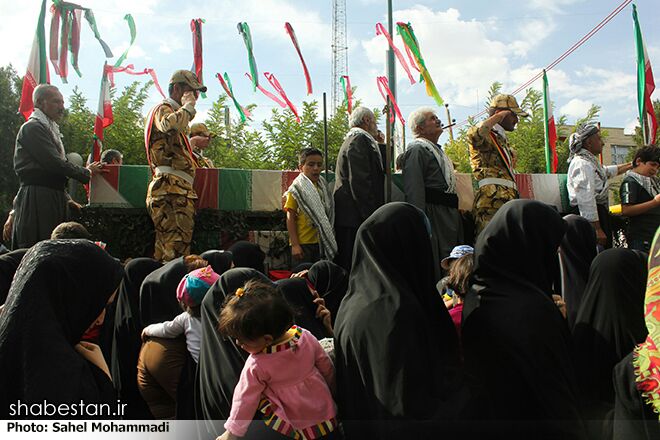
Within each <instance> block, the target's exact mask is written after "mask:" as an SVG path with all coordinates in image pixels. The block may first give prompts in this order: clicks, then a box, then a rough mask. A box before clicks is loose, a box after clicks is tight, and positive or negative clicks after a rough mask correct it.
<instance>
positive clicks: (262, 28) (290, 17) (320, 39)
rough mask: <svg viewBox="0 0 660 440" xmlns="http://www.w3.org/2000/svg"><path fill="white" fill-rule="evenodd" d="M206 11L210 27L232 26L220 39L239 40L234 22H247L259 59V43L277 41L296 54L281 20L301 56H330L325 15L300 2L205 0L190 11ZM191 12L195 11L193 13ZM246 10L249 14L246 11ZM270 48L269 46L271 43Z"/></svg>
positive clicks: (328, 31)
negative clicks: (291, 31) (290, 31)
mask: <svg viewBox="0 0 660 440" xmlns="http://www.w3.org/2000/svg"><path fill="white" fill-rule="evenodd" d="M200 10H203V11H205V14H204V18H205V19H206V21H207V23H208V25H209V26H211V25H218V22H220V24H221V25H222V26H223V27H224V28H231V29H232V31H230V32H222V33H219V34H218V35H217V39H219V40H220V41H228V40H229V41H231V42H232V43H236V42H238V41H240V36H239V35H238V31H237V30H236V24H237V23H238V22H241V21H246V22H247V23H248V24H249V26H250V32H251V33H252V40H253V42H254V53H255V57H256V58H257V59H258V58H259V54H260V52H261V51H265V50H266V48H265V47H264V46H266V45H265V44H264V43H261V42H266V41H268V42H269V45H271V44H273V42H274V43H277V44H279V45H282V46H286V47H288V48H290V50H291V51H292V52H293V54H295V51H294V49H293V46H292V44H291V39H290V37H289V35H288V34H287V33H286V31H285V30H284V23H285V22H289V23H291V26H292V27H293V29H294V31H295V33H296V36H297V37H298V42H299V43H300V46H301V51H302V53H303V55H304V56H305V57H306V58H307V57H308V56H312V55H313V56H318V57H321V58H323V59H330V57H331V49H330V43H331V35H332V31H331V24H330V20H329V19H328V18H327V17H321V16H320V15H319V14H318V13H317V12H315V11H310V10H307V11H305V10H303V8H301V7H300V4H298V3H297V2H293V1H284V0H243V1H241V3H240V7H237V6H236V2H235V1H230V0H222V1H217V0H206V1H205V2H204V3H203V4H202V5H201V6H200V5H195V7H194V9H192V8H191V14H192V15H195V14H199V11H200ZM192 11H194V13H193V12H192ZM246 11H249V13H246ZM186 14H187V11H182V15H183V16H192V15H191V14H188V15H186ZM271 50H272V46H271Z"/></svg>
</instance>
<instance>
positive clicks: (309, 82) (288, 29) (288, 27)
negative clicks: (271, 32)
mask: <svg viewBox="0 0 660 440" xmlns="http://www.w3.org/2000/svg"><path fill="white" fill-rule="evenodd" d="M284 28H285V29H286V33H287V34H289V37H291V41H292V42H293V47H295V48H296V52H298V57H300V62H301V63H302V65H303V71H304V72H305V80H306V81H307V94H308V95H311V94H312V79H311V78H310V76H309V70H307V64H305V60H304V59H303V56H302V52H301V51H300V46H299V45H298V39H297V38H296V33H295V31H294V30H293V27H292V26H291V24H290V23H289V22H287V23H284Z"/></svg>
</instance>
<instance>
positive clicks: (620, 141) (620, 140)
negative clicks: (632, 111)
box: [601, 127, 636, 165]
mask: <svg viewBox="0 0 660 440" xmlns="http://www.w3.org/2000/svg"><path fill="white" fill-rule="evenodd" d="M601 130H602V131H605V132H606V133H607V137H605V138H604V141H605V146H604V147H603V163H604V164H605V165H612V164H614V163H616V164H622V163H625V162H626V161H627V160H628V153H630V152H631V151H632V150H633V149H634V148H635V146H636V145H635V141H634V140H633V136H632V135H628V134H624V133H623V128H617V127H602V128H601Z"/></svg>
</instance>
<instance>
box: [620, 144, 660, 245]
mask: <svg viewBox="0 0 660 440" xmlns="http://www.w3.org/2000/svg"><path fill="white" fill-rule="evenodd" d="M633 166H634V168H633V169H632V170H630V171H628V172H627V173H626V177H625V178H624V179H623V182H621V189H620V191H619V194H620V195H621V213H622V214H623V215H624V216H626V217H629V223H628V230H627V231H626V240H627V242H628V247H629V248H631V249H637V250H641V251H644V252H648V251H649V249H650V247H651V241H652V240H653V234H654V233H655V231H656V229H657V228H658V226H660V181H658V178H657V177H656V174H657V173H658V168H659V167H660V148H657V147H652V146H647V147H641V148H638V149H637V151H636V152H635V158H634V159H633Z"/></svg>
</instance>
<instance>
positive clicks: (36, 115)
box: [30, 108, 66, 159]
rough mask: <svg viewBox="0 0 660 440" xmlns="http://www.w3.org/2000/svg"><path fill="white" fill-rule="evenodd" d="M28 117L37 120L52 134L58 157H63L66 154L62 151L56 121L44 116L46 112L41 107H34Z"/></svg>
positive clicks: (58, 127)
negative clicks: (58, 152)
mask: <svg viewBox="0 0 660 440" xmlns="http://www.w3.org/2000/svg"><path fill="white" fill-rule="evenodd" d="M30 119H33V120H35V121H39V122H40V123H41V125H43V126H44V127H45V128H46V130H48V132H49V133H50V134H51V135H52V136H53V141H55V145H57V147H58V149H59V150H60V157H61V158H62V159H65V158H66V155H65V153H64V144H63V143H62V136H63V135H62V133H61V132H60V126H59V125H57V122H55V121H53V120H52V119H50V118H49V117H48V116H46V113H44V112H42V111H41V109H38V108H35V109H34V112H32V114H31V115H30Z"/></svg>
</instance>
